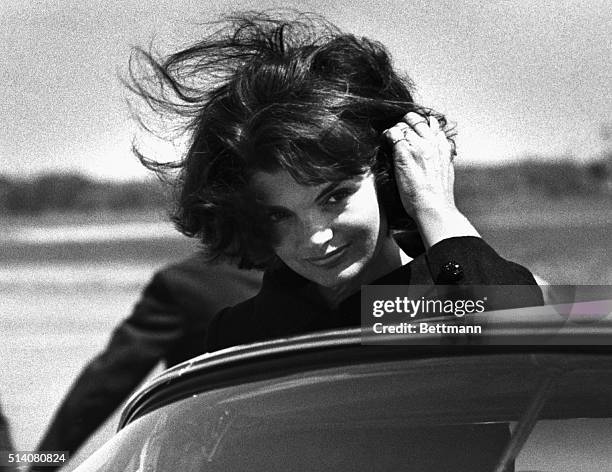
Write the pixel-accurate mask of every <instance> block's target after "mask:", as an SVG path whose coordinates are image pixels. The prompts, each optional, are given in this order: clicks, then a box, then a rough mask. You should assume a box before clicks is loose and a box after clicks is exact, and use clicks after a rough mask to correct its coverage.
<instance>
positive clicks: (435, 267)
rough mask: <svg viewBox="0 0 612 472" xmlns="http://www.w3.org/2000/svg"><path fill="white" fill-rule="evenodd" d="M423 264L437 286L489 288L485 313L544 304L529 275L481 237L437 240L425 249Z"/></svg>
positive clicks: (526, 270) (538, 289) (529, 273)
mask: <svg viewBox="0 0 612 472" xmlns="http://www.w3.org/2000/svg"><path fill="white" fill-rule="evenodd" d="M426 261H427V266H428V269H429V272H430V274H431V278H432V279H433V281H434V283H436V284H438V285H448V286H457V287H465V286H470V285H480V286H489V287H490V288H487V289H486V292H487V294H489V295H491V296H489V297H488V303H487V309H488V310H497V309H507V308H515V307H521V306H536V305H542V304H543V303H544V302H543V297H542V291H541V290H540V288H539V287H538V285H537V282H536V280H535V279H534V277H533V275H532V273H531V272H530V271H529V270H528V269H526V268H525V267H523V266H521V265H520V264H517V263H515V262H511V261H508V260H506V259H504V258H502V257H501V256H500V255H499V254H497V252H495V250H494V249H493V248H491V246H489V245H488V244H487V243H486V242H485V241H484V240H482V239H481V238H477V237H472V236H464V237H456V238H449V239H445V240H443V241H440V242H439V243H437V244H435V245H434V246H432V247H431V248H430V249H429V251H428V252H427V254H426Z"/></svg>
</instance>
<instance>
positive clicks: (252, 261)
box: [125, 12, 452, 268]
mask: <svg viewBox="0 0 612 472" xmlns="http://www.w3.org/2000/svg"><path fill="white" fill-rule="evenodd" d="M284 16H285V17H287V15H286V14H285V15H284ZM289 16H291V15H289ZM214 25H216V27H217V28H218V29H217V30H216V31H215V32H214V33H213V34H211V35H209V36H207V37H206V38H204V39H203V40H202V41H200V42H198V43H196V44H194V45H193V46H191V47H189V48H187V49H184V50H182V51H180V52H177V53H175V54H172V55H171V56H169V57H167V58H166V59H157V58H156V57H154V55H153V54H152V53H150V52H146V51H144V50H142V49H137V50H135V53H134V54H133V56H132V58H131V60H130V68H129V76H128V78H127V79H126V81H125V82H126V85H127V86H128V88H129V89H130V90H132V91H133V92H135V93H136V94H137V95H138V96H139V97H140V98H142V99H144V101H145V103H146V104H147V105H148V106H149V107H150V108H151V109H152V110H153V111H154V112H156V113H158V114H161V115H163V116H166V117H167V116H170V117H171V118H172V117H173V118H176V119H177V120H179V121H178V122H179V123H181V126H183V127H184V130H185V131H187V132H188V133H189V134H190V141H189V148H188V151H187V152H186V155H185V156H184V158H182V159H181V160H179V161H176V162H171V163H160V162H157V161H155V160H152V159H150V158H148V157H146V156H145V155H144V153H143V152H141V151H140V150H139V149H138V147H137V146H135V147H134V151H135V153H136V155H137V156H138V157H139V159H140V161H141V162H142V163H143V164H144V165H145V166H146V167H147V168H149V169H151V170H153V171H155V172H156V173H158V175H162V176H163V175H166V174H167V173H168V172H169V171H172V170H176V169H178V170H179V174H178V177H177V178H176V185H177V188H178V201H177V206H176V209H175V211H174V214H173V221H174V222H175V224H176V225H177V227H178V229H179V230H180V231H181V232H183V233H184V234H186V235H188V236H191V237H198V238H199V239H200V240H201V241H202V242H203V243H204V245H205V247H206V248H207V251H208V253H209V254H210V255H211V256H212V257H217V256H225V257H229V258H231V259H233V260H237V261H238V263H239V265H241V266H242V267H260V268H261V267H265V266H266V265H267V264H268V263H269V262H270V261H271V259H272V257H273V255H274V251H273V246H274V235H273V234H272V233H271V230H270V227H271V225H270V224H269V222H268V221H267V219H266V216H265V215H263V214H262V212H261V210H260V209H259V208H258V207H257V205H256V204H255V202H254V198H253V197H252V195H251V194H250V192H249V189H248V182H249V179H250V177H251V176H252V175H253V173H255V172H257V171H274V170H279V169H283V170H286V171H287V172H289V173H290V174H291V176H292V177H293V178H295V180H296V181H298V182H299V183H302V184H309V185H310V184H312V185H316V184H321V183H324V182H333V181H342V180H345V179H347V178H350V177H354V176H356V175H360V174H363V173H364V172H366V171H368V170H373V171H374V173H375V176H376V179H377V189H378V192H379V197H380V198H381V201H382V202H383V206H384V207H385V210H386V212H387V217H388V220H389V222H390V226H391V227H392V228H403V227H407V226H410V224H411V220H410V218H409V217H408V216H407V215H406V214H405V212H404V211H403V209H402V207H401V203H400V202H399V197H398V195H397V190H396V188H395V185H394V181H393V172H390V162H391V158H390V149H389V148H388V146H387V144H386V143H385V140H384V139H383V137H382V132H383V131H384V130H385V129H387V128H390V127H392V126H393V125H395V124H396V123H397V122H398V121H399V120H400V119H401V118H402V117H403V116H404V115H405V114H406V113H408V112H410V111H416V112H418V113H420V114H422V115H424V116H430V115H433V116H436V118H437V119H438V120H439V121H440V123H441V125H442V127H443V128H444V129H445V131H446V132H447V135H449V137H451V133H452V130H449V129H448V128H449V127H448V126H447V122H446V120H445V118H444V116H442V115H440V114H437V113H435V112H434V111H433V110H430V109H426V108H424V107H421V106H419V105H417V104H415V103H414V101H413V98H412V91H413V84H412V83H411V81H410V80H409V79H408V77H405V76H400V75H399V74H398V73H396V72H395V70H394V69H393V67H392V64H391V58H390V55H389V53H388V52H387V50H386V49H385V47H384V46H383V45H382V44H380V43H378V42H375V41H371V40H369V39H367V38H358V37H355V36H354V35H351V34H345V33H343V32H341V31H340V30H339V29H338V28H336V27H335V26H334V25H332V24H330V23H329V22H327V21H325V20H324V19H322V18H320V17H318V16H315V15H308V14H295V15H293V18H292V19H291V20H287V19H278V18H274V17H273V16H270V15H269V14H266V13H255V12H249V13H242V14H239V15H235V16H232V17H229V18H226V19H224V20H222V21H220V22H216V23H214ZM143 71H144V72H145V73H144V74H143ZM140 122H141V125H143V126H145V127H147V125H146V124H145V120H144V119H141V120H140Z"/></svg>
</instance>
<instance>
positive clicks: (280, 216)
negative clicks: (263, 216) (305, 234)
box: [268, 210, 291, 223]
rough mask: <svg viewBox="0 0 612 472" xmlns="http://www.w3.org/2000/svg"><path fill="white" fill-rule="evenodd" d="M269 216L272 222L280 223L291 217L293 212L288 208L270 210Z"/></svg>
mask: <svg viewBox="0 0 612 472" xmlns="http://www.w3.org/2000/svg"><path fill="white" fill-rule="evenodd" d="M268 218H269V219H270V221H272V223H280V222H281V221H285V220H288V219H289V218H291V213H290V212H288V211H286V210H270V211H268Z"/></svg>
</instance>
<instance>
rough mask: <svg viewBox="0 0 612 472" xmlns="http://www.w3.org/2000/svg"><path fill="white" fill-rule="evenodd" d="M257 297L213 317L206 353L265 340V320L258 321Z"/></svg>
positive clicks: (207, 337)
mask: <svg viewBox="0 0 612 472" xmlns="http://www.w3.org/2000/svg"><path fill="white" fill-rule="evenodd" d="M255 304H256V297H252V298H249V299H248V300H245V301H243V302H241V303H239V304H237V305H235V306H232V307H228V308H224V309H223V310H221V311H220V312H218V313H217V314H216V315H215V316H213V318H212V320H211V322H210V325H209V327H208V333H207V336H206V351H207V352H213V351H218V350H220V349H224V348H226V347H229V346H236V345H239V344H246V343H249V342H255V341H258V340H260V339H263V338H264V337H265V335H264V334H263V333H262V332H261V331H262V324H263V323H264V320H259V322H257V320H256V314H255Z"/></svg>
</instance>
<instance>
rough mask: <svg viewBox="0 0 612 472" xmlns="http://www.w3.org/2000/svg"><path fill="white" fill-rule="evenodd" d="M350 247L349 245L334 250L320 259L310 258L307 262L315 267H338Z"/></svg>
mask: <svg viewBox="0 0 612 472" xmlns="http://www.w3.org/2000/svg"><path fill="white" fill-rule="evenodd" d="M348 247H349V245H348V244H346V245H344V246H341V247H339V248H338V249H334V250H333V251H331V252H330V253H328V254H325V255H324V256H320V257H308V258H306V261H308V262H309V263H310V264H312V265H315V266H317V267H333V266H335V265H337V264H338V263H339V262H340V261H341V260H342V258H343V257H344V255H345V254H346V250H347V248H348Z"/></svg>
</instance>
